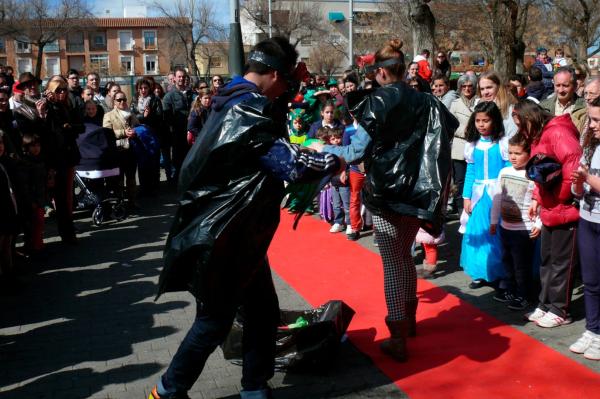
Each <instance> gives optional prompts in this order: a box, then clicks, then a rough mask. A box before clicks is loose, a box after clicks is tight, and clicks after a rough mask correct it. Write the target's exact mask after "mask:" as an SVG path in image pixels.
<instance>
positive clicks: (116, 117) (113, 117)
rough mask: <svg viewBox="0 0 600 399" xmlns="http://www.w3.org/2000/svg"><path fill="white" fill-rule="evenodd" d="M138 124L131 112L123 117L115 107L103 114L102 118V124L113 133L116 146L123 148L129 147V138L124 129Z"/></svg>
mask: <svg viewBox="0 0 600 399" xmlns="http://www.w3.org/2000/svg"><path fill="white" fill-rule="evenodd" d="M139 124H140V122H139V121H138V119H137V118H136V117H135V115H134V114H133V113H131V114H130V115H129V116H128V117H127V119H125V118H124V117H123V115H121V112H119V110H118V109H116V108H114V109H113V110H112V111H110V112H107V113H106V114H104V119H103V120H102V126H103V127H106V128H109V129H112V131H113V132H114V133H115V138H116V139H117V147H121V148H124V149H127V148H129V139H128V138H127V137H126V136H125V130H127V129H128V128H130V127H136V126H138V125H139Z"/></svg>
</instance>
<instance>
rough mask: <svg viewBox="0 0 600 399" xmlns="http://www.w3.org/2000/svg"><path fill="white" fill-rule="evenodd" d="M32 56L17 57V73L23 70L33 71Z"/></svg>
mask: <svg viewBox="0 0 600 399" xmlns="http://www.w3.org/2000/svg"><path fill="white" fill-rule="evenodd" d="M32 71H33V69H32V68H31V58H17V75H20V74H22V73H23V72H32Z"/></svg>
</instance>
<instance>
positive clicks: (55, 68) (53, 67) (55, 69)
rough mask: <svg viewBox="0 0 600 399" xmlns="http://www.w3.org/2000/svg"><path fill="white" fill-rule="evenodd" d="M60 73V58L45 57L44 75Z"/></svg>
mask: <svg viewBox="0 0 600 399" xmlns="http://www.w3.org/2000/svg"><path fill="white" fill-rule="evenodd" d="M53 75H60V58H58V57H46V76H53Z"/></svg>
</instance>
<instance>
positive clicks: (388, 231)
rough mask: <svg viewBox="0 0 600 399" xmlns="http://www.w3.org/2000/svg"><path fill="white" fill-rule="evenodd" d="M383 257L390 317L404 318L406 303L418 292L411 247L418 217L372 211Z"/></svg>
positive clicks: (418, 222) (386, 298)
mask: <svg viewBox="0 0 600 399" xmlns="http://www.w3.org/2000/svg"><path fill="white" fill-rule="evenodd" d="M373 223H374V225H375V237H376V238H377V243H378V244H379V252H380V253H381V259H382V260H383V288H384V291H385V302H386V304H387V308H388V318H389V319H390V320H403V319H406V317H407V315H406V303H407V302H409V301H412V300H414V299H415V297H416V295H417V273H416V270H415V262H414V260H413V257H412V253H411V248H412V244H413V242H414V240H415V237H416V235H417V232H418V231H419V226H420V221H419V220H418V219H417V218H415V217H411V216H402V215H398V214H384V215H381V216H376V215H373Z"/></svg>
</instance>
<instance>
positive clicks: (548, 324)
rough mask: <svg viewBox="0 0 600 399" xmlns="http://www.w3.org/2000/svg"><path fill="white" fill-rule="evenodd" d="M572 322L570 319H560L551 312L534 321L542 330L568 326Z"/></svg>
mask: <svg viewBox="0 0 600 399" xmlns="http://www.w3.org/2000/svg"><path fill="white" fill-rule="evenodd" d="M572 321H573V320H572V319H571V318H570V317H568V316H567V317H566V318H564V317H561V316H559V315H556V314H554V313H552V312H546V314H545V315H544V316H543V317H541V318H540V319H538V320H537V321H536V323H537V325H538V326H539V327H543V328H554V327H558V326H564V325H565V324H570V323H571V322H572Z"/></svg>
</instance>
